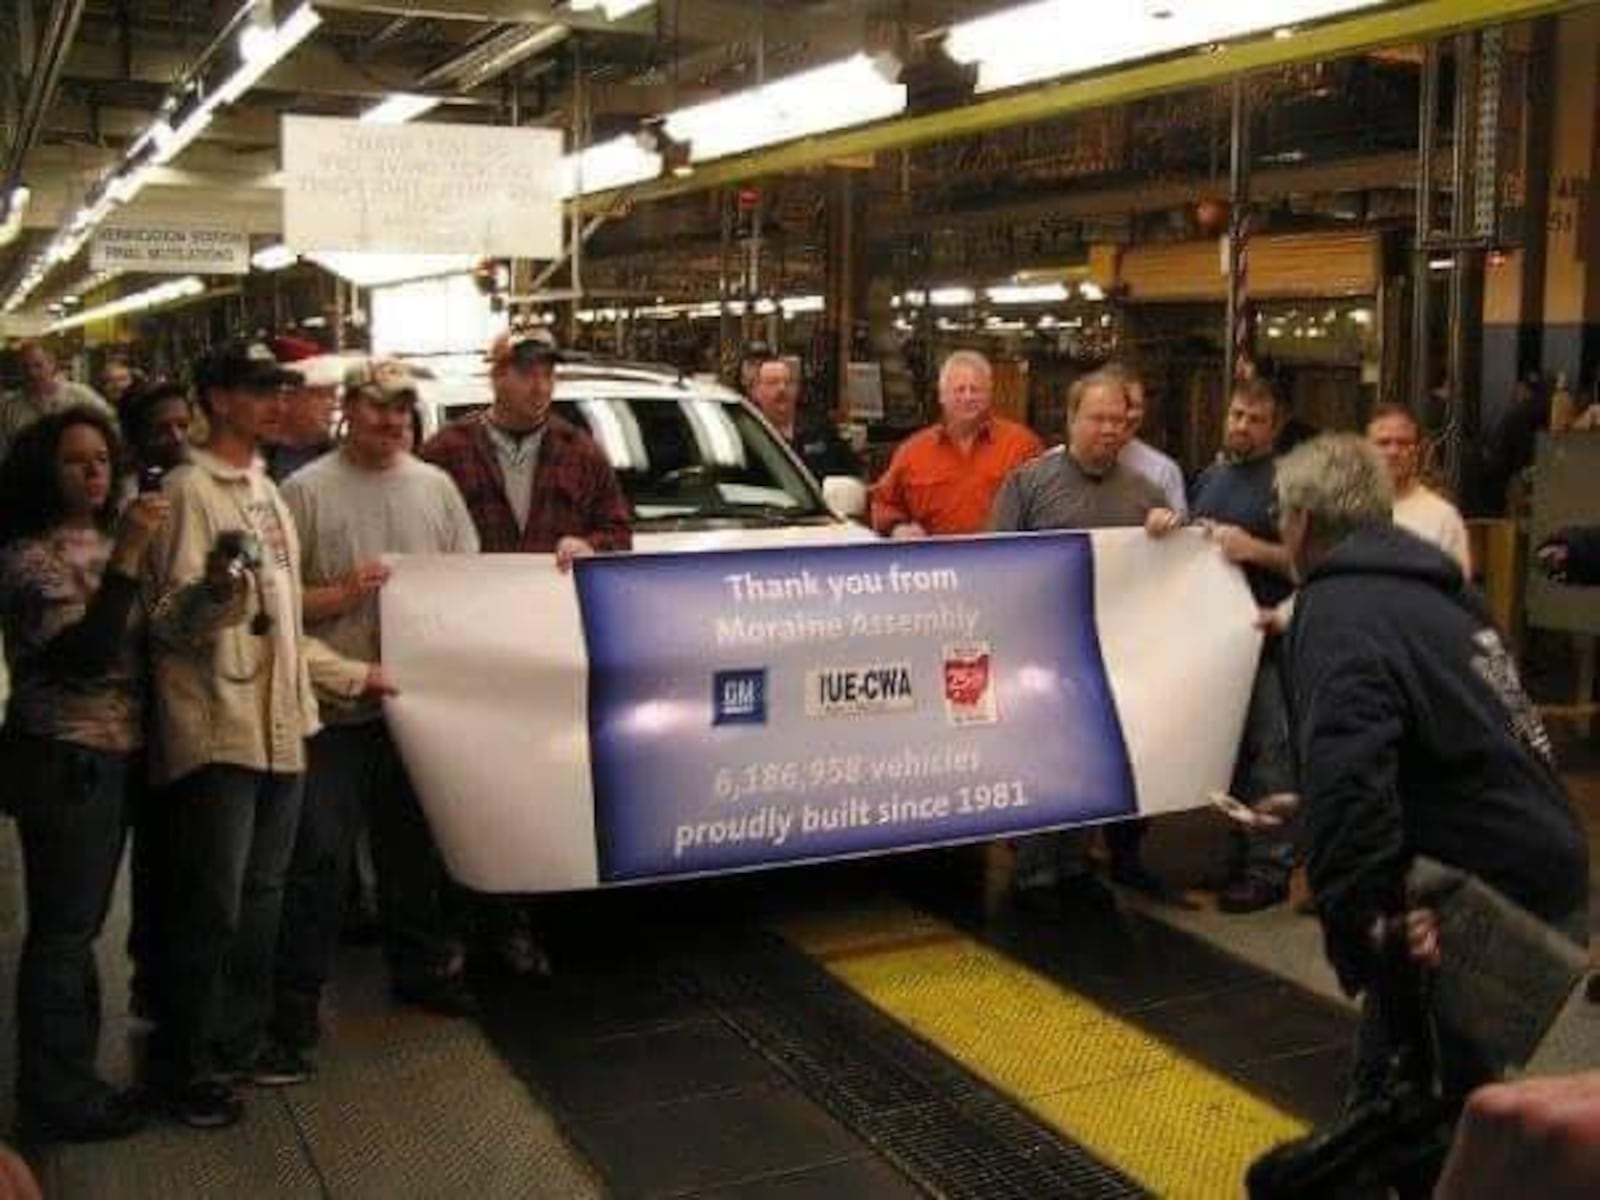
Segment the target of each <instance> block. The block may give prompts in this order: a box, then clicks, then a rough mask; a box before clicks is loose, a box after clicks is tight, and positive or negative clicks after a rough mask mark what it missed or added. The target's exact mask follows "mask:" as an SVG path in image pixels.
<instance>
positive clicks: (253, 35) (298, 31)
mask: <svg viewBox="0 0 1600 1200" xmlns="http://www.w3.org/2000/svg"><path fill="white" fill-rule="evenodd" d="M321 24H322V17H321V15H320V14H318V12H317V10H316V9H314V8H312V7H311V5H309V4H302V5H301V6H300V7H299V8H297V9H295V10H294V12H292V13H290V14H289V15H288V16H287V17H285V18H284V22H283V24H282V25H278V26H270V25H258V24H256V23H255V22H254V21H250V22H247V23H246V24H245V27H244V31H243V32H242V33H240V34H239V66H238V68H237V69H236V70H235V71H234V73H233V74H232V75H231V76H229V77H228V79H227V80H225V81H224V82H223V84H222V86H221V87H219V88H218V89H217V91H216V93H215V94H216V97H217V101H218V103H220V104H232V103H233V102H234V101H235V100H237V99H239V97H240V96H242V95H244V94H245V93H246V92H248V91H249V90H250V89H251V88H253V87H254V86H255V85H256V83H257V82H258V81H259V80H260V78H261V77H262V76H263V75H265V74H266V73H267V72H268V71H270V70H272V68H273V67H275V66H277V65H278V64H279V63H280V62H282V61H283V60H284V59H285V58H287V57H288V55H289V52H290V51H291V50H293V49H294V48H295V47H296V46H298V45H299V44H300V43H301V42H303V41H305V40H306V38H308V37H310V36H311V33H312V31H313V30H314V29H316V27H317V26H318V25H321Z"/></svg>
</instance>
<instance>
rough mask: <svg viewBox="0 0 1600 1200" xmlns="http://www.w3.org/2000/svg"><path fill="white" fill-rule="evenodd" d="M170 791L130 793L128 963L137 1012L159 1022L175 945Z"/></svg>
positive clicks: (148, 788)
mask: <svg viewBox="0 0 1600 1200" xmlns="http://www.w3.org/2000/svg"><path fill="white" fill-rule="evenodd" d="M171 807H172V798H171V796H170V795H169V793H168V789H166V788H161V787H154V786H152V785H150V784H146V783H139V784H136V785H133V786H130V787H129V789H128V812H129V820H130V824H131V826H132V842H131V847H130V850H129V854H128V876H129V884H130V892H131V896H130V901H131V903H130V908H131V910H132V911H131V914H130V919H129V922H128V959H129V961H130V962H131V963H132V964H133V977H132V979H131V980H130V981H129V984H128V990H129V991H130V992H131V993H132V995H133V997H134V1001H135V1005H136V1011H139V1012H140V1013H141V1015H143V1016H146V1017H156V1019H157V1020H159V1005H158V999H159V998H158V991H159V988H160V980H161V978H162V976H163V974H164V969H163V966H162V962H161V956H162V954H163V953H164V952H165V950H166V947H167V943H168V941H169V940H170V933H169V931H168V924H169V922H170V921H171V915H170V914H171V912H172V888H173V878H172V876H173V864H172V847H173V844H174V842H173V835H172V830H171V829H170V828H169V822H170V813H171Z"/></svg>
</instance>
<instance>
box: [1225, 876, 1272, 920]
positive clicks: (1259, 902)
mask: <svg viewBox="0 0 1600 1200" xmlns="http://www.w3.org/2000/svg"><path fill="white" fill-rule="evenodd" d="M1288 898H1289V886H1288V884H1284V883H1268V882H1267V881H1266V880H1265V879H1250V878H1245V879H1238V880H1235V881H1234V882H1233V883H1231V884H1229V885H1228V886H1227V887H1226V888H1224V889H1223V890H1222V893H1221V895H1219V896H1218V897H1217V908H1218V909H1219V910H1220V911H1222V912H1225V913H1234V914H1239V913H1253V912H1260V911H1261V910H1262V909H1266V908H1272V907H1274V906H1275V905H1279V904H1282V903H1283V902H1284V901H1285V900H1287V899H1288Z"/></svg>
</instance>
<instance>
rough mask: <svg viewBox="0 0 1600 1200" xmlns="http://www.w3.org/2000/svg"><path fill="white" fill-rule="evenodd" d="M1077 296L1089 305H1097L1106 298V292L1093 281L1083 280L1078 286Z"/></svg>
mask: <svg viewBox="0 0 1600 1200" xmlns="http://www.w3.org/2000/svg"><path fill="white" fill-rule="evenodd" d="M1078 295H1080V296H1082V297H1083V298H1084V299H1085V300H1087V301H1089V302H1090V303H1091V304H1098V303H1100V301H1102V300H1104V299H1105V298H1106V290H1105V288H1103V287H1101V286H1100V285H1099V284H1098V283H1095V282H1094V281H1093V280H1090V279H1085V280H1084V281H1083V282H1082V283H1080V284H1079V285H1078Z"/></svg>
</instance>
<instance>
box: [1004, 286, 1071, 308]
mask: <svg viewBox="0 0 1600 1200" xmlns="http://www.w3.org/2000/svg"><path fill="white" fill-rule="evenodd" d="M984 295H985V296H987V297H988V298H989V300H990V301H991V302H992V303H994V304H1051V303H1057V302H1059V301H1062V300H1065V299H1066V298H1067V285H1066V284H1064V283H1032V284H1004V285H1002V286H1000V287H992V288H989V289H988V290H987V291H985V292H984Z"/></svg>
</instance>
